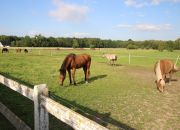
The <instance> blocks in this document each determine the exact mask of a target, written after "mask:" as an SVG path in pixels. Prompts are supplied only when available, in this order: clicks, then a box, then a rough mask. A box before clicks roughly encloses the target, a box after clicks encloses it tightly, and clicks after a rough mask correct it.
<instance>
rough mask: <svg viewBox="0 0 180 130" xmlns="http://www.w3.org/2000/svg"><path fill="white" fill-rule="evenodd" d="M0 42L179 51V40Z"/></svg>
mask: <svg viewBox="0 0 180 130" xmlns="http://www.w3.org/2000/svg"><path fill="white" fill-rule="evenodd" d="M0 42H1V43H2V44H3V45H4V46H12V47H73V48H127V49H139V48H141V49H157V50H159V51H163V50H168V51H173V50H180V38H178V39H176V40H174V41H162V40H145V41H133V40H132V39H129V40H127V41H123V40H110V39H108V40H103V39H100V38H68V37H67V38H64V37H57V38H54V37H45V36H42V35H35V36H34V37H30V36H24V37H18V36H6V35H0Z"/></svg>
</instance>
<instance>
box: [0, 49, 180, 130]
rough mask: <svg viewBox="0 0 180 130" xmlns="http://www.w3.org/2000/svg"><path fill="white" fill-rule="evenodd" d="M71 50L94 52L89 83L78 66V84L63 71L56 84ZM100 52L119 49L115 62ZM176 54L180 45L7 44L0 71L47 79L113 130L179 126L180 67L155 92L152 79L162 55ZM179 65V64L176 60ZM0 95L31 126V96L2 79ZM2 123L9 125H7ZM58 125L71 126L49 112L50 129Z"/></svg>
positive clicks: (53, 92)
mask: <svg viewBox="0 0 180 130" xmlns="http://www.w3.org/2000/svg"><path fill="white" fill-rule="evenodd" d="M72 52H73V53H76V54H82V53H88V54H90V55H91V56H92V65H91V79H90V83H89V84H85V83H84V74H83V71H82V70H77V71H76V82H77V84H78V85H77V86H69V80H68V76H67V79H66V80H65V83H64V87H60V86H59V82H58V76H59V72H58V69H59V67H60V65H61V63H62V61H63V59H64V57H65V56H66V55H67V54H69V53H72ZM103 53H115V54H117V55H118V62H117V66H110V65H108V64H107V60H106V59H104V58H102V54H103ZM129 54H130V55H131V64H129V59H128V56H129ZM178 55H180V51H174V52H167V51H164V52H158V51H156V50H126V49H101V50H62V49H60V50H50V49H40V50H39V49H33V50H32V51H31V52H30V53H28V54H24V53H19V54H18V53H15V50H10V53H9V54H5V53H4V54H0V73H1V74H3V75H5V76H7V77H10V78H12V79H15V80H17V81H19V82H21V83H24V84H26V85H29V86H30V87H33V85H37V84H42V83H46V84H47V85H48V87H49V91H50V97H51V98H53V99H54V100H56V101H58V102H60V103H62V104H64V105H66V106H68V107H70V108H72V109H74V110H75V111H78V112H79V113H81V114H83V115H85V116H87V117H89V118H91V119H93V120H95V121H97V122H99V123H101V124H102V125H104V126H106V127H108V128H110V129H113V130H114V129H121V128H124V129H138V130H142V129H144V130H145V129H146V130H149V129H152V130H157V129H163V130H166V129H167V130H169V129H173V130H175V129H180V125H179V122H180V113H179V110H180V93H179V91H180V73H176V74H175V75H174V79H178V80H177V81H173V82H172V85H167V87H166V92H165V93H159V92H158V91H157V90H156V87H155V84H154V80H155V76H154V73H153V66H154V63H155V61H157V60H158V59H163V58H172V60H173V61H174V62H175V61H176V58H177V56H178ZM136 56H144V57H136ZM177 66H179V67H180V61H179V62H178V64H177ZM0 101H1V102H3V103H4V104H6V105H7V106H8V107H9V108H10V109H11V110H12V111H14V112H15V113H16V114H17V115H18V116H19V117H21V119H23V120H24V121H25V122H26V123H27V124H28V125H29V126H31V127H32V128H33V105H32V104H33V103H32V102H31V101H29V100H27V99H25V98H23V97H22V96H19V95H18V94H16V93H15V92H12V91H11V90H9V89H7V88H5V87H4V86H3V85H0ZM1 120H3V118H1V116H0V122H1ZM0 124H1V123H0ZM2 124H5V123H2ZM1 127H2V129H8V127H6V125H0V129H1ZM59 128H62V129H70V128H69V127H67V126H66V125H64V124H62V123H60V122H59V121H57V120H56V119H54V118H53V117H51V118H50V129H59Z"/></svg>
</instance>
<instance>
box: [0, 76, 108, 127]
mask: <svg viewBox="0 0 180 130" xmlns="http://www.w3.org/2000/svg"><path fill="white" fill-rule="evenodd" d="M0 83H2V84H4V85H5V86H6V87H8V88H10V89H12V90H14V91H16V92H18V93H20V94H21V95H23V96H25V97H27V98H29V99H30V100H32V101H34V129H35V130H48V129H49V116H48V113H50V114H52V115H53V116H55V117H56V118H57V119H59V120H61V121H62V122H64V123H66V124H68V125H70V126H71V127H72V128H74V129H75V130H108V129H107V128H106V127H103V126H101V125H99V124H98V123H96V122H94V121H92V120H90V119H88V118H86V117H84V116H82V115H80V114H79V113H76V112H74V111H72V110H71V109H69V108H67V107H65V106H63V105H61V104H59V103H57V102H55V101H54V100H52V99H50V98H48V88H47V86H46V84H41V85H35V86H34V89H31V88H29V87H27V86H25V85H23V84H20V83H18V82H16V81H13V80H11V79H8V78H6V77H4V76H3V75H0ZM14 118H15V117H14ZM12 124H13V123H12ZM15 125H19V124H18V123H17V124H15Z"/></svg>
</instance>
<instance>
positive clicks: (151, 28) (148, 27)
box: [115, 24, 172, 32]
mask: <svg viewBox="0 0 180 130" xmlns="http://www.w3.org/2000/svg"><path fill="white" fill-rule="evenodd" d="M115 27H116V28H128V29H132V30H138V31H145V32H157V31H161V30H169V29H172V26H171V25H170V24H157V25H156V24H134V25H131V24H118V25H116V26H115Z"/></svg>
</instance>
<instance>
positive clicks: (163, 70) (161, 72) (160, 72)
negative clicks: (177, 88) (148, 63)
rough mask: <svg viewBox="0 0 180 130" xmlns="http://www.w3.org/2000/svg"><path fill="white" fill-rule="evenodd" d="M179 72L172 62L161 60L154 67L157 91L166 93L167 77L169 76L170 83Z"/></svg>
mask: <svg viewBox="0 0 180 130" xmlns="http://www.w3.org/2000/svg"><path fill="white" fill-rule="evenodd" d="M177 71H179V69H178V68H177V67H176V66H175V65H174V63H173V62H172V61H171V60H166V59H165V60H159V61H157V62H156V63H155V65H154V72H155V75H156V78H157V80H156V81H155V83H156V86H157V89H158V90H159V91H160V92H163V91H164V88H165V81H166V76H167V74H169V83H170V81H171V78H172V74H173V73H174V72H177Z"/></svg>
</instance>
